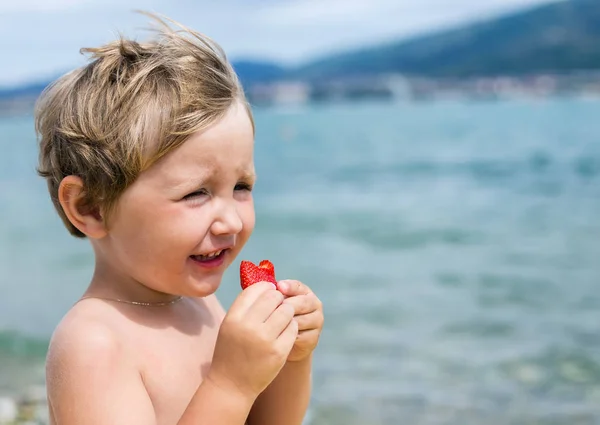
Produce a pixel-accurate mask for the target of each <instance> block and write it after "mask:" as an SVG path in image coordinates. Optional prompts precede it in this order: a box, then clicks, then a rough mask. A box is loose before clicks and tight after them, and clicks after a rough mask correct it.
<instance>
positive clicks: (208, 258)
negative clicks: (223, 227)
mask: <svg viewBox="0 0 600 425" xmlns="http://www.w3.org/2000/svg"><path fill="white" fill-rule="evenodd" d="M226 251H227V249H220V250H219V251H215V252H211V253H210V254H205V255H190V258H191V259H192V260H194V261H198V262H199V263H210V262H212V261H217V260H220V259H222V258H223V257H224V256H225V252H226Z"/></svg>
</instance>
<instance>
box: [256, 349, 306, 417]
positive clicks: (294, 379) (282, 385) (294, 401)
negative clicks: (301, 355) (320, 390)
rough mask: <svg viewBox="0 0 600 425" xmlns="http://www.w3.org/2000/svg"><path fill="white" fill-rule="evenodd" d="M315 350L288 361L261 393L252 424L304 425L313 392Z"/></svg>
mask: <svg viewBox="0 0 600 425" xmlns="http://www.w3.org/2000/svg"><path fill="white" fill-rule="evenodd" d="M311 367H312V354H311V355H310V356H308V357H307V358H305V359H303V360H299V361H288V362H286V364H285V366H284V367H283V369H282V370H281V372H279V375H278V376H277V378H275V379H274V380H273V382H271V384H270V385H269V386H268V387H267V389H266V390H265V391H263V392H262V394H261V395H259V396H258V398H257V400H256V402H255V403H254V406H253V407H252V410H251V412H250V416H249V417H248V424H249V425H270V424H273V425H277V424H286V425H301V424H302V421H303V420H304V416H305V415H306V410H307V409H308V404H309V401H310V395H311Z"/></svg>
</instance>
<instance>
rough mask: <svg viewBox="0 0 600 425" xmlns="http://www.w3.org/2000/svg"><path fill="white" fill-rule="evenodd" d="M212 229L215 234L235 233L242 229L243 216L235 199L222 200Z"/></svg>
mask: <svg viewBox="0 0 600 425" xmlns="http://www.w3.org/2000/svg"><path fill="white" fill-rule="evenodd" d="M210 230H211V233H212V234H213V235H235V234H237V233H240V232H241V231H242V218H241V217H240V214H239V212H238V209H237V205H236V203H235V200H221V202H220V203H219V204H218V206H217V211H216V214H215V219H214V221H213V223H212V226H211V229H210Z"/></svg>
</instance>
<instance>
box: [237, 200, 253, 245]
mask: <svg viewBox="0 0 600 425" xmlns="http://www.w3.org/2000/svg"><path fill="white" fill-rule="evenodd" d="M240 218H241V219H242V224H243V230H242V232H243V233H244V234H245V235H247V237H248V236H250V234H251V233H252V231H253V230H254V225H255V224H256V215H255V212H254V202H253V201H250V202H247V203H245V204H243V205H242V207H241V208H240Z"/></svg>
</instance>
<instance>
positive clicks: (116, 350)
mask: <svg viewBox="0 0 600 425" xmlns="http://www.w3.org/2000/svg"><path fill="white" fill-rule="evenodd" d="M92 303H93V301H90V304H89V305H87V306H85V308H82V306H75V307H73V309H72V310H71V311H69V313H67V315H66V316H65V317H64V318H63V320H62V321H61V322H60V323H59V325H58V326H57V328H56V329H55V331H54V333H53V335H52V338H51V341H50V346H49V348H48V354H47V361H46V377H47V383H46V384H47V388H48V399H49V403H50V407H51V411H52V414H53V416H55V418H54V419H55V422H57V423H61V424H69V425H70V424H75V423H83V422H86V423H88V424H96V423H98V424H100V423H102V424H104V423H111V422H112V423H126V422H123V420H125V419H127V420H128V422H127V423H131V424H138V423H150V424H151V423H153V422H154V419H155V418H154V414H153V408H152V403H151V402H150V399H149V397H148V395H147V392H146V391H145V387H144V385H143V382H142V380H141V377H140V375H139V373H138V371H137V369H136V367H135V363H134V362H133V361H132V359H131V357H130V356H129V355H128V354H127V352H126V344H125V340H124V338H123V336H122V335H121V334H120V332H119V331H118V329H117V328H116V327H115V321H114V318H113V317H110V314H111V313H110V310H108V309H106V307H104V309H103V306H101V305H93V304H92ZM123 400H128V401H127V404H122V403H123ZM132 408H133V411H135V413H136V414H137V415H138V416H137V417H136V418H135V419H134V418H133V417H131V416H130V415H131V414H132V410H131V409H132ZM144 421H145V422H144Z"/></svg>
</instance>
